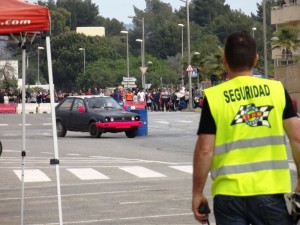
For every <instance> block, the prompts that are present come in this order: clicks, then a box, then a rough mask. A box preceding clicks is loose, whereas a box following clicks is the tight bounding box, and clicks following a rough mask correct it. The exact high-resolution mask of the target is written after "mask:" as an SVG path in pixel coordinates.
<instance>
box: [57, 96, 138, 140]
mask: <svg viewBox="0 0 300 225" xmlns="http://www.w3.org/2000/svg"><path fill="white" fill-rule="evenodd" d="M55 112H56V128H57V136H58V137H64V136H66V133H67V131H80V132H89V133H90V136H91V137H93V138H98V137H101V135H102V134H103V133H107V132H110V133H117V132H125V134H126V136H127V137H128V138H134V137H135V136H136V135H137V129H138V127H139V126H141V125H143V122H142V121H141V118H140V115H138V114H136V113H133V112H129V111H125V110H124V109H123V108H122V107H121V106H120V104H118V103H117V102H116V101H115V100H114V99H113V98H112V97H109V96H95V95H91V96H69V97H66V98H65V99H63V101H62V102H60V103H59V104H58V105H57V106H56V107H55Z"/></svg>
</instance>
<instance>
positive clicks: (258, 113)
mask: <svg viewBox="0 0 300 225" xmlns="http://www.w3.org/2000/svg"><path fill="white" fill-rule="evenodd" d="M273 108H274V106H259V107H256V106H255V105H254V104H250V105H242V106H241V107H240V109H239V111H238V113H237V114H236V116H235V117H234V119H233V121H232V122H231V126H232V125H235V124H239V123H246V124H247V125H248V126H250V127H257V126H267V127H271V126H270V123H269V121H268V118H269V114H270V111H271V110H272V109H273Z"/></svg>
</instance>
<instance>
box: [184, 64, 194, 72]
mask: <svg viewBox="0 0 300 225" xmlns="http://www.w3.org/2000/svg"><path fill="white" fill-rule="evenodd" d="M186 71H187V72H193V67H192V65H191V64H190V65H189V66H188V67H187V68H186Z"/></svg>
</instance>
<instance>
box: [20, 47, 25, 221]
mask: <svg viewBox="0 0 300 225" xmlns="http://www.w3.org/2000/svg"><path fill="white" fill-rule="evenodd" d="M25 68H26V49H25V48H24V49H22V153H21V155H22V197H21V225H23V221H24V198H25V197H24V195H25V194H24V192H25V185H24V170H25V168H24V167H25V156H26V126H25V124H26V113H25V101H26V71H25Z"/></svg>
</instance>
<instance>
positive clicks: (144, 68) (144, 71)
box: [140, 66, 148, 74]
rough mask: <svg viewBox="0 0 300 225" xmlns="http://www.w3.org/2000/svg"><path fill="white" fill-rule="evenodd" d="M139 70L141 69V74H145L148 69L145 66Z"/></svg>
mask: <svg viewBox="0 0 300 225" xmlns="http://www.w3.org/2000/svg"><path fill="white" fill-rule="evenodd" d="M140 69H141V71H142V74H145V73H146V71H147V69H148V67H147V66H145V67H140Z"/></svg>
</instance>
